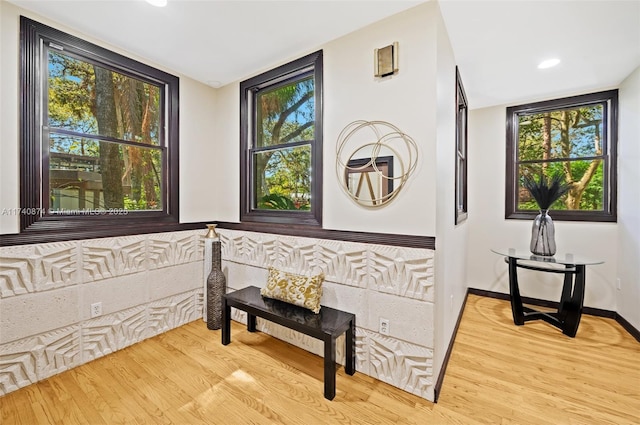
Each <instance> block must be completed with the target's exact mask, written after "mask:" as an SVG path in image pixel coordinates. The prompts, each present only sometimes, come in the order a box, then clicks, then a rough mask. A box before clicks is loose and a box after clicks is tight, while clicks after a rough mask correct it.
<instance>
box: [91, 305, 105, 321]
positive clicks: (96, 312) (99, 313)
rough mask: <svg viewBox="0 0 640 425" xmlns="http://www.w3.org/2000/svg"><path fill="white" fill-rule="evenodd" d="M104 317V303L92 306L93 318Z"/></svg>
mask: <svg viewBox="0 0 640 425" xmlns="http://www.w3.org/2000/svg"><path fill="white" fill-rule="evenodd" d="M98 316H102V301H101V302H98V303H93V304H91V318H92V319H93V318H94V317H98Z"/></svg>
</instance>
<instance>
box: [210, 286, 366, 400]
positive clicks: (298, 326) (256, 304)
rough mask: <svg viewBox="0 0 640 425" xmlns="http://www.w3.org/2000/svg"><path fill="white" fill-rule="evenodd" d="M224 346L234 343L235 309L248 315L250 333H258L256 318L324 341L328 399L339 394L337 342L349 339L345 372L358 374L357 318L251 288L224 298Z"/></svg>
mask: <svg viewBox="0 0 640 425" xmlns="http://www.w3.org/2000/svg"><path fill="white" fill-rule="evenodd" d="M222 306H223V308H222V345H227V344H229V343H230V342H231V307H234V308H237V309H239V310H242V311H245V312H246V313H247V330H248V331H249V332H255V330H256V317H261V318H263V319H265V320H268V321H270V322H274V323H277V324H279V325H282V326H284V327H287V328H289V329H293V330H295V331H298V332H302V333H303V334H305V335H309V336H311V337H314V338H317V339H319V340H322V341H324V396H325V398H326V399H328V400H333V398H334V397H335V395H336V339H337V338H338V337H339V336H340V335H342V334H343V333H345V334H346V336H345V357H346V358H345V368H344V369H345V372H346V373H347V374H348V375H353V374H354V373H355V371H356V355H355V354H356V353H355V352H356V346H355V329H356V316H355V314H352V313H347V312H344V311H341V310H336V309H334V308H331V307H326V306H322V308H321V309H320V313H318V314H314V313H313V312H311V311H309V310H307V309H305V308H302V307H298V306H295V305H292V304H288V303H285V302H282V301H278V300H272V299H270V298H263V297H262V295H260V289H259V288H257V287H255V286H249V287H246V288H244V289H240V290H238V291H234V292H230V293H228V294H226V295H224V297H223V299H222Z"/></svg>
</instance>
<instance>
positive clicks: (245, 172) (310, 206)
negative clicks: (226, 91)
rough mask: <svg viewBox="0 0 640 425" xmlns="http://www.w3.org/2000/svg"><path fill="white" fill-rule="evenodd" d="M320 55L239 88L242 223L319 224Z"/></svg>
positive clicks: (314, 55) (290, 64)
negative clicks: (240, 109)
mask: <svg viewBox="0 0 640 425" xmlns="http://www.w3.org/2000/svg"><path fill="white" fill-rule="evenodd" d="M321 93H322V52H316V53H314V54H312V55H309V56H306V57H304V58H301V59H299V60H297V61H294V62H292V63H289V64H286V65H283V66H281V67H279V68H276V69H274V70H272V71H269V72H267V73H264V74H261V75H258V76H256V77H254V78H252V79H250V80H247V81H244V82H242V83H241V84H240V95H241V105H242V106H241V107H242V123H241V125H242V129H243V131H242V135H241V138H242V140H241V149H242V157H243V161H242V164H241V174H242V182H241V185H242V190H241V211H242V217H241V220H242V221H267V222H280V223H298V224H313V225H318V224H320V223H321V211H322V210H321V208H322V205H321V202H322V200H321V188H322V186H321V180H322V179H321V171H320V170H321V169H322V125H321V117H322V111H321V102H320V99H321Z"/></svg>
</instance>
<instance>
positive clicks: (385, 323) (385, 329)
mask: <svg viewBox="0 0 640 425" xmlns="http://www.w3.org/2000/svg"><path fill="white" fill-rule="evenodd" d="M378 332H380V334H382V335H389V319H383V318H382V317H381V318H380V328H379V329H378Z"/></svg>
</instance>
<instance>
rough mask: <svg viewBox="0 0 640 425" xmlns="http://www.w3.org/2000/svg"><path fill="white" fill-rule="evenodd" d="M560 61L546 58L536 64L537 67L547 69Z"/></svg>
mask: <svg viewBox="0 0 640 425" xmlns="http://www.w3.org/2000/svg"><path fill="white" fill-rule="evenodd" d="M559 63H560V59H555V58H554V59H547V60H544V61H542V62H540V64H539V65H538V69H547V68H552V67H554V66H556V65H557V64H559Z"/></svg>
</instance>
